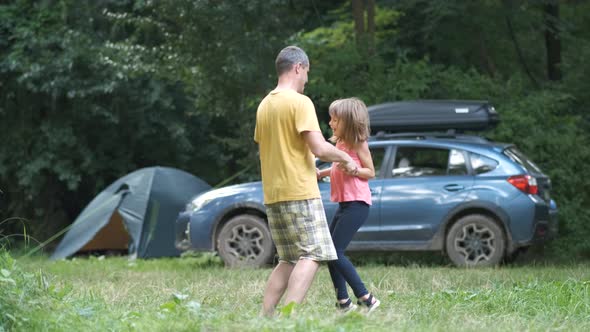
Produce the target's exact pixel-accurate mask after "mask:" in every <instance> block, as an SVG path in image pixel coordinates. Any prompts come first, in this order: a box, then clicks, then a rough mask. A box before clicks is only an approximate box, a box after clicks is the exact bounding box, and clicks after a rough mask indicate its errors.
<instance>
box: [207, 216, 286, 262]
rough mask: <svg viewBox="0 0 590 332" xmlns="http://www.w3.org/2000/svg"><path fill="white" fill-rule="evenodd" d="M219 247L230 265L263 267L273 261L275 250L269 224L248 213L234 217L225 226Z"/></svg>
mask: <svg viewBox="0 0 590 332" xmlns="http://www.w3.org/2000/svg"><path fill="white" fill-rule="evenodd" d="M217 249H218V251H219V256H221V258H222V259H223V261H224V262H225V265H226V266H230V267H262V266H264V265H266V264H269V263H272V259H273V258H274V252H275V248H274V244H273V242H272V239H271V237H270V230H269V229H268V225H267V224H266V223H265V222H264V220H263V219H262V218H259V217H256V216H253V215H248V214H244V215H239V216H236V217H233V218H232V219H230V220H229V221H228V222H227V223H226V224H225V225H224V226H223V228H222V229H221V232H219V236H218V237H217Z"/></svg>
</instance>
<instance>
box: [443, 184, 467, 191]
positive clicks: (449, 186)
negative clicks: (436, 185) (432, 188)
mask: <svg viewBox="0 0 590 332" xmlns="http://www.w3.org/2000/svg"><path fill="white" fill-rule="evenodd" d="M444 188H445V190H446V191H459V190H463V189H465V187H463V186H462V185H460V184H447V185H446V186H444Z"/></svg>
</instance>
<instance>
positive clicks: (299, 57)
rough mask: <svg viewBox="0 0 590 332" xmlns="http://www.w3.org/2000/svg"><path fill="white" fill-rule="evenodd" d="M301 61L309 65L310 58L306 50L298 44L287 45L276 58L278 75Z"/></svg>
mask: <svg viewBox="0 0 590 332" xmlns="http://www.w3.org/2000/svg"><path fill="white" fill-rule="evenodd" d="M298 63H301V64H302V65H304V66H309V58H308V57H307V54H305V51H304V50H302V49H301V48H299V47H297V46H287V47H285V48H283V49H282V50H281V52H280V53H279V55H277V59H276V60H275V67H276V69H277V75H278V76H281V75H282V74H284V73H286V72H288V71H289V70H291V68H293V65H296V64H298Z"/></svg>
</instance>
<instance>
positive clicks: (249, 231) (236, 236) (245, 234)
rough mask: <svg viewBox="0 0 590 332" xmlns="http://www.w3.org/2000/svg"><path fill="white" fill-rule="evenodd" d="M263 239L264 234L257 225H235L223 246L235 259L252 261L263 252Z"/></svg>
mask: <svg viewBox="0 0 590 332" xmlns="http://www.w3.org/2000/svg"><path fill="white" fill-rule="evenodd" d="M263 240H264V235H263V234H262V232H261V231H260V229H258V228H257V227H252V226H248V225H237V226H235V227H233V228H232V229H231V237H229V238H228V239H226V240H225V248H226V249H227V251H228V253H229V254H230V255H232V256H233V257H234V259H235V260H238V261H253V260H256V259H257V258H258V257H260V256H261V255H262V254H263V253H264V247H263V245H262V241H263Z"/></svg>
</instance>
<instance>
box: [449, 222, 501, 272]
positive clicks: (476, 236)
mask: <svg viewBox="0 0 590 332" xmlns="http://www.w3.org/2000/svg"><path fill="white" fill-rule="evenodd" d="M455 250H456V251H457V252H459V253H460V254H461V255H463V258H464V259H465V263H466V264H467V265H475V264H477V263H479V262H482V261H490V259H491V258H492V257H493V256H494V253H495V252H496V236H495V234H494V232H492V230H491V229H489V228H488V227H485V226H478V225H476V224H468V225H465V226H463V227H462V228H461V230H460V231H459V233H458V234H457V236H456V237H455Z"/></svg>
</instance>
